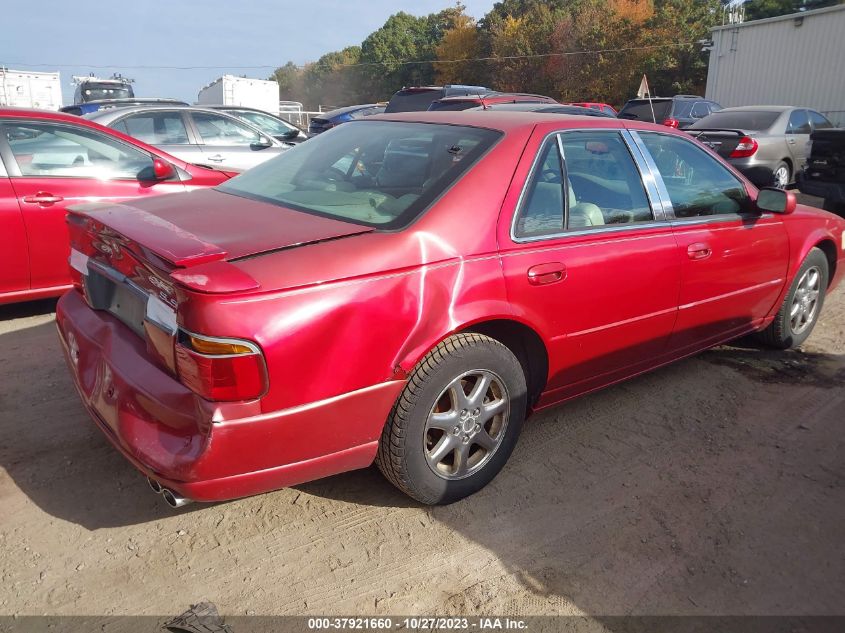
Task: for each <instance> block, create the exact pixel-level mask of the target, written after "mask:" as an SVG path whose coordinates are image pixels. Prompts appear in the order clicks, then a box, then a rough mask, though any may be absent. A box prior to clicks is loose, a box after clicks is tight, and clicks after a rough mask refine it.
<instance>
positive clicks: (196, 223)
mask: <svg viewBox="0 0 845 633" xmlns="http://www.w3.org/2000/svg"><path fill="white" fill-rule="evenodd" d="M72 213H74V214H76V215H78V216H82V217H86V218H88V219H90V220H92V221H94V222H95V223H96V224H97V225H101V227H102V229H103V230H106V231H108V232H116V233H117V234H119V236H120V237H121V238H123V239H124V240H128V241H129V242H132V243H134V244H136V245H138V246H139V247H140V248H141V249H142V250H146V251H149V252H151V253H153V254H155V255H156V256H157V257H158V258H160V259H162V260H164V261H165V262H167V263H168V264H169V265H171V266H172V267H174V268H188V267H192V266H196V265H199V264H206V263H209V262H214V261H219V260H223V261H232V260H237V259H242V258H244V257H253V256H257V255H260V254H262V253H266V252H272V251H277V250H281V249H285V248H293V247H295V246H304V245H306V244H312V243H315V242H322V241H325V240H330V239H337V238H341V237H346V236H351V235H357V234H361V233H368V232H370V231H372V230H373V229H372V228H370V227H365V226H361V225H358V224H352V223H350V222H343V221H340V220H333V219H331V218H324V217H320V216H315V215H311V214H307V213H302V212H299V211H295V210H293V209H290V208H287V207H281V206H278V205H275V204H270V203H267V202H261V201H258V200H251V199H248V198H243V197H240V196H235V195H232V194H228V193H224V192H220V191H215V190H201V191H195V192H190V193H187V194H181V195H176V196H158V197H155V198H150V199H147V200H143V201H131V202H125V203H122V204H110V205H107V206H104V205H86V206H81V207H74V209H73V211H72Z"/></svg>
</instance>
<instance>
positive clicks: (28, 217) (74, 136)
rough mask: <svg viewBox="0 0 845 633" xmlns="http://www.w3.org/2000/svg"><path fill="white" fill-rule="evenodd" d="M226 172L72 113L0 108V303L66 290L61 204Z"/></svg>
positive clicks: (210, 181)
mask: <svg viewBox="0 0 845 633" xmlns="http://www.w3.org/2000/svg"><path fill="white" fill-rule="evenodd" d="M231 175H232V174H226V173H224V172H221V171H215V170H213V169H207V168H202V167H195V166H193V165H188V164H186V163H185V162H183V161H181V160H179V159H177V158H174V157H172V156H169V155H168V154H165V153H164V152H162V151H160V150H157V149H155V148H153V147H150V146H148V145H145V144H144V143H141V142H140V141H137V140H136V139H133V138H131V137H129V136H125V135H123V134H121V133H119V132H114V131H113V130H109V129H107V128H104V127H102V126H101V125H97V124H96V123H92V122H90V121H86V120H84V119H80V118H79V117H76V116H71V115H69V114H60V113H57V112H47V111H41V110H24V109H18V108H0V235H2V236H3V248H2V249H0V303H11V302H14V301H26V300H28V299H39V298H42V297H53V296H58V295H60V294H62V293H63V292H65V291H66V290H67V289H68V288H70V287H71V283H70V272H69V268H68V253H69V249H68V232H67V224H66V223H65V213H66V212H67V207H68V205H71V204H78V203H80V202H96V201H103V200H106V201H118V200H125V199H129V198H140V197H144V196H151V195H157V194H162V193H173V192H183V191H186V190H190V189H193V188H196V187H209V186H214V185H219V184H220V183H222V182H223V181H225V180H227V179H228V178H230V177H231Z"/></svg>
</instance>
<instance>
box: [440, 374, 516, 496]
mask: <svg viewBox="0 0 845 633" xmlns="http://www.w3.org/2000/svg"><path fill="white" fill-rule="evenodd" d="M509 414H510V398H509V396H508V391H507V388H506V387H505V384H504V381H503V380H502V379H501V378H500V377H499V376H497V375H496V374H495V373H493V372H492V371H489V370H486V369H474V370H471V371H468V372H465V373H463V374H461V375H460V376H458V377H457V378H455V379H454V380H453V381H452V382H450V383H449V384H448V385H447V386H446V388H445V389H443V391H442V392H441V393H440V395H439V396H438V397H437V400H436V402H435V404H434V407H432V410H431V412H430V413H429V415H428V419H427V420H426V426H425V434H424V436H423V444H424V446H423V450H424V451H425V459H426V462H427V463H428V466H429V468H431V470H432V471H434V473H435V474H436V475H438V476H440V477H442V478H444V479H450V480H451V479H463V478H465V477H469V476H470V475H472V474H474V473H476V472H478V471H479V470H481V469H482V468H484V466H485V465H486V464H487V463H488V462H489V461H490V460H491V459H492V457H493V454H494V453H495V452H496V450H497V449H498V448H499V446H500V445H501V443H502V440H503V439H504V437H505V431H506V430H507V425H508V417H509Z"/></svg>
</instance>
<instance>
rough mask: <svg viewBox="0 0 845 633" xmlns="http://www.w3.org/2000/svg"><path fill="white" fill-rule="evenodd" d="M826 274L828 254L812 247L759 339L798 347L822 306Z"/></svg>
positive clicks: (827, 273)
mask: <svg viewBox="0 0 845 633" xmlns="http://www.w3.org/2000/svg"><path fill="white" fill-rule="evenodd" d="M828 275H829V264H828V261H827V257H826V256H825V254H824V253H823V252H822V251H821V250H819V249H818V248H814V249H812V250H811V251H810V252H809V253H808V254H807V257H806V258H805V259H804V261H803V262H802V264H801V267H800V268H799V269H798V272H797V273H796V275H795V279H793V280H792V285H791V286H790V288H789V292H788V293H787V294H786V298H785V299H784V300H783V303H782V304H781V307H780V310H778V313H777V315H776V316H775V320H774V321H772V322H771V324H769V327H767V328H766V329H765V330H763V331H762V332H760V333H759V334H758V335H757V336H758V338H759V339H760V340H761V341H762V342H763V343H765V344H766V345H770V346H771V347H776V348H778V349H790V348H793V347H798V346H799V345H801V343H803V342H804V341H806V340H807V337H808V336H810V333H811V332H812V331H813V328H814V327H815V325H816V322H817V321H818V319H819V314H820V313H821V310H822V306H823V305H824V295H825V292H826V291H827V280H828Z"/></svg>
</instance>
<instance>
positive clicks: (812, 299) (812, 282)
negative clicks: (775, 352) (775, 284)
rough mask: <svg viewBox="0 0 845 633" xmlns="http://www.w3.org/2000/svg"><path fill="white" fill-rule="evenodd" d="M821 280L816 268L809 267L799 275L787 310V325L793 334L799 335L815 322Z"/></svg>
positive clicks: (819, 272)
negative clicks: (790, 304)
mask: <svg viewBox="0 0 845 633" xmlns="http://www.w3.org/2000/svg"><path fill="white" fill-rule="evenodd" d="M821 278H822V277H821V271H820V270H819V269H818V267H816V266H811V267H810V268H808V269H807V270H805V271H804V274H803V275H801V279H800V280H799V281H798V287H797V288H796V289H795V294H794V295H793V296H792V306H790V309H789V325H790V328H791V329H792V333H793V334H801V332H803V331H804V330H806V329H807V328H808V327H810V325H812V323H813V321H814V320H815V318H816V312H817V310H818V306H819V293H820V292H821Z"/></svg>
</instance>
